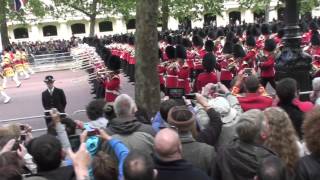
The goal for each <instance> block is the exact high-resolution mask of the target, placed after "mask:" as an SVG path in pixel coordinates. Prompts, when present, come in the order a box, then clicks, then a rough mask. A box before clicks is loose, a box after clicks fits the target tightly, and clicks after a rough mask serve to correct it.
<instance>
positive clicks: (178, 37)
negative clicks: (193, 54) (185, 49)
mask: <svg viewBox="0 0 320 180" xmlns="http://www.w3.org/2000/svg"><path fill="white" fill-rule="evenodd" d="M174 39H175V44H180V45H181V44H182V36H181V35H177V36H175V37H174Z"/></svg>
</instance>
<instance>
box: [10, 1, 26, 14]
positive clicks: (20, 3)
mask: <svg viewBox="0 0 320 180" xmlns="http://www.w3.org/2000/svg"><path fill="white" fill-rule="evenodd" d="M27 2H28V0H13V9H14V10H15V11H19V10H20V9H23V8H24V6H25V5H26V4H27Z"/></svg>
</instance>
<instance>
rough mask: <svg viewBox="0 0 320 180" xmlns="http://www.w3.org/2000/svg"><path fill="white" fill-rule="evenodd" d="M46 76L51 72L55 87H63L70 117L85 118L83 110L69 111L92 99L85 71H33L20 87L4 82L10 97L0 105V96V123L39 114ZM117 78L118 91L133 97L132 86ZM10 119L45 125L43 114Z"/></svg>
mask: <svg viewBox="0 0 320 180" xmlns="http://www.w3.org/2000/svg"><path fill="white" fill-rule="evenodd" d="M46 75H53V77H54V78H55V80H56V81H55V86H56V87H58V88H62V89H63V90H64V92H65V94H66V97H67V107H66V113H67V114H69V115H70V116H71V117H72V118H73V119H79V120H83V121H86V118H87V117H86V114H85V112H80V113H77V114H75V115H74V114H73V113H74V112H75V111H78V110H84V109H85V107H86V105H87V104H88V103H89V102H90V101H91V100H92V99H93V95H91V94H90V91H91V90H90V86H89V84H88V82H87V80H86V77H85V76H86V73H85V72H81V71H79V72H72V71H70V70H64V71H53V72H42V73H36V74H34V75H32V76H31V78H30V79H27V80H21V82H22V86H21V87H20V88H16V87H15V83H14V82H13V81H8V85H7V89H6V90H5V91H6V92H7V94H8V95H9V96H11V98H12V100H11V101H10V103H8V104H3V98H1V99H0V125H1V124H6V122H1V121H3V120H9V119H17V118H26V117H34V116H42V115H43V110H44V109H43V107H42V103H41V93H42V91H44V90H46V84H45V83H44V82H43V79H44V77H45V76H46ZM121 79H122V85H121V88H122V90H121V91H122V92H124V93H128V94H129V95H131V96H133V95H134V92H133V86H132V85H131V84H130V83H127V79H126V78H125V77H123V76H121ZM12 122H13V121H12ZM14 122H19V123H27V124H29V125H31V126H32V127H33V129H43V128H45V127H46V126H45V121H44V119H43V117H39V118H30V119H24V120H19V121H14ZM41 133H44V132H41ZM37 134H39V133H37Z"/></svg>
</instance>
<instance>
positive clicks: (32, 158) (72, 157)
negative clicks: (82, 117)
mask: <svg viewBox="0 0 320 180" xmlns="http://www.w3.org/2000/svg"><path fill="white" fill-rule="evenodd" d="M239 76H240V77H239V78H237V81H239V82H240V81H241V83H239V82H235V84H234V86H238V85H241V86H242V87H241V89H242V91H241V92H238V93H240V94H241V95H242V96H235V95H234V92H233V90H234V88H232V89H228V88H227V87H226V86H225V85H223V84H221V83H218V84H217V85H218V88H215V90H213V89H214V88H212V87H213V86H216V85H214V84H207V85H206V86H205V87H204V88H203V90H202V93H201V94H198V93H197V94H195V95H196V96H195V99H193V100H190V99H186V98H182V99H170V98H168V97H163V100H162V102H161V104H160V111H159V112H158V113H157V114H156V115H155V116H154V117H152V118H149V117H147V116H143V113H141V112H143V109H139V108H137V106H136V104H135V101H134V100H133V99H132V98H131V97H130V96H128V95H126V94H121V95H119V96H118V97H117V98H116V100H115V102H114V103H106V102H105V101H104V100H100V99H98V100H93V101H92V102H90V103H89V104H88V106H87V108H86V112H87V116H88V119H89V122H83V121H73V120H71V119H68V118H66V117H63V116H61V117H60V115H59V112H58V111H57V110H55V109H53V110H52V111H51V113H50V116H51V119H52V120H51V121H52V122H51V123H50V124H49V125H48V126H49V128H48V133H47V134H46V135H42V136H40V137H36V138H33V137H32V135H31V130H32V128H31V127H30V126H28V125H19V124H10V125H5V126H2V127H0V147H1V154H0V177H1V179H4V180H21V179H26V180H32V179H47V180H70V179H78V180H84V179H95V180H105V179H126V180H152V179H155V180H162V179H163V180H168V179H177V180H179V179H181V180H182V179H184V180H188V179H190V180H191V179H192V180H194V179H199V180H200V179H201V180H202V179H203V180H206V179H214V180H242V179H243V180H248V179H252V180H253V179H255V180H271V179H272V180H277V179H279V180H316V179H319V178H320V173H319V169H320V163H319V158H320V156H319V154H320V141H319V139H320V131H319V127H320V108H319V107H317V106H316V105H314V104H313V103H312V102H302V101H300V100H299V97H298V95H297V94H298V86H297V82H296V81H295V80H293V79H290V78H286V79H283V80H281V81H280V82H278V83H277V88H276V98H274V99H273V101H271V102H270V103H269V102H268V103H265V102H266V101H265V100H264V99H263V98H264V96H262V95H260V94H261V93H263V92H261V91H258V89H259V87H261V85H260V82H259V81H258V80H257V77H256V76H255V74H253V75H251V76H248V77H242V75H239ZM313 86H314V91H313V93H312V95H311V97H312V98H311V99H313V100H314V101H318V100H319V97H318V92H319V91H318V89H317V88H319V87H318V86H319V78H316V79H315V80H314V82H313ZM246 97H255V98H251V99H250V98H249V99H248V98H246ZM259 103H263V104H264V106H259ZM146 119H147V120H148V121H147V122H146ZM76 129H79V130H76ZM79 131H82V133H81V135H77V134H76V132H78V133H79Z"/></svg>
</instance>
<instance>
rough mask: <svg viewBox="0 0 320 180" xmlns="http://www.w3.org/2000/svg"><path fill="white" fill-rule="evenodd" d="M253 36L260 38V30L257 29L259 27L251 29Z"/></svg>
mask: <svg viewBox="0 0 320 180" xmlns="http://www.w3.org/2000/svg"><path fill="white" fill-rule="evenodd" d="M251 33H252V34H251V35H253V36H255V37H259V36H260V34H261V33H260V31H259V29H258V28H257V26H253V27H252V28H251Z"/></svg>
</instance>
